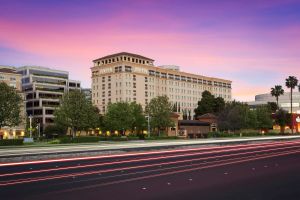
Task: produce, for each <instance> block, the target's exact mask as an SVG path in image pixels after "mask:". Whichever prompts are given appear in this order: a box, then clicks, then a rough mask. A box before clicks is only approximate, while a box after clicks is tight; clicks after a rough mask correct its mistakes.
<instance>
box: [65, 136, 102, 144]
mask: <svg viewBox="0 0 300 200" xmlns="http://www.w3.org/2000/svg"><path fill="white" fill-rule="evenodd" d="M100 139H101V138H100V137H92V136H91V137H75V138H71V137H64V138H59V143H60V144H66V143H88V142H99V141H100Z"/></svg>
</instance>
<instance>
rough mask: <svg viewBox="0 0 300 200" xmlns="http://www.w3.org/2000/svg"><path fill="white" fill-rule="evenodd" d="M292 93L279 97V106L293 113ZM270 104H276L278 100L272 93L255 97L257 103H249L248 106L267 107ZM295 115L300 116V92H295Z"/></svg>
mask: <svg viewBox="0 0 300 200" xmlns="http://www.w3.org/2000/svg"><path fill="white" fill-rule="evenodd" d="M290 98H291V93H290V92H285V93H284V94H283V95H281V96H279V98H278V104H279V107H280V108H282V109H284V110H286V111H288V112H290V111H291V100H290ZM268 102H276V98H275V97H273V96H272V95H271V94H270V93H266V94H258V95H256V96H255V101H251V102H248V105H249V106H251V107H253V108H255V107H256V106H259V105H267V104H268ZM292 106H293V113H298V114H300V92H296V91H295V92H293V105H292Z"/></svg>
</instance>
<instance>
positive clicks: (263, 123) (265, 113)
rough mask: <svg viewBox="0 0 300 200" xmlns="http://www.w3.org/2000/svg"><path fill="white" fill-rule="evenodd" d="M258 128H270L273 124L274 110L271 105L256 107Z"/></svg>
mask: <svg viewBox="0 0 300 200" xmlns="http://www.w3.org/2000/svg"><path fill="white" fill-rule="evenodd" d="M255 111H256V116H257V128H258V129H270V128H272V125H273V120H272V117H271V116H272V112H271V109H270V107H269V106H267V105H263V106H258V107H257V108H256V110H255Z"/></svg>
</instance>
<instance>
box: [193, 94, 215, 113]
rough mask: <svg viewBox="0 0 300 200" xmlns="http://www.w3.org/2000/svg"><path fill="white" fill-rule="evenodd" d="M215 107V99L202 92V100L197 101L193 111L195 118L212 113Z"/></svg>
mask: <svg viewBox="0 0 300 200" xmlns="http://www.w3.org/2000/svg"><path fill="white" fill-rule="evenodd" d="M214 106H215V97H214V96H213V95H212V94H211V93H210V92H209V91H204V92H203V93H202V98H201V100H200V101H198V107H197V108H196V109H195V110H194V112H195V116H200V115H203V114H206V113H213V112H214Z"/></svg>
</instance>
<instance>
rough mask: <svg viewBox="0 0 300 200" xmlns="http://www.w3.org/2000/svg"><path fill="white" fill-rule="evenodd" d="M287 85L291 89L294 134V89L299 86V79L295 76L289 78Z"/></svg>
mask: <svg viewBox="0 0 300 200" xmlns="http://www.w3.org/2000/svg"><path fill="white" fill-rule="evenodd" d="M285 85H286V87H287V88H290V89H291V122H292V128H291V129H292V133H294V123H293V119H292V117H293V115H292V114H293V89H295V87H296V86H297V85H298V79H297V78H296V77H295V76H289V77H288V78H287V79H285Z"/></svg>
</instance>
